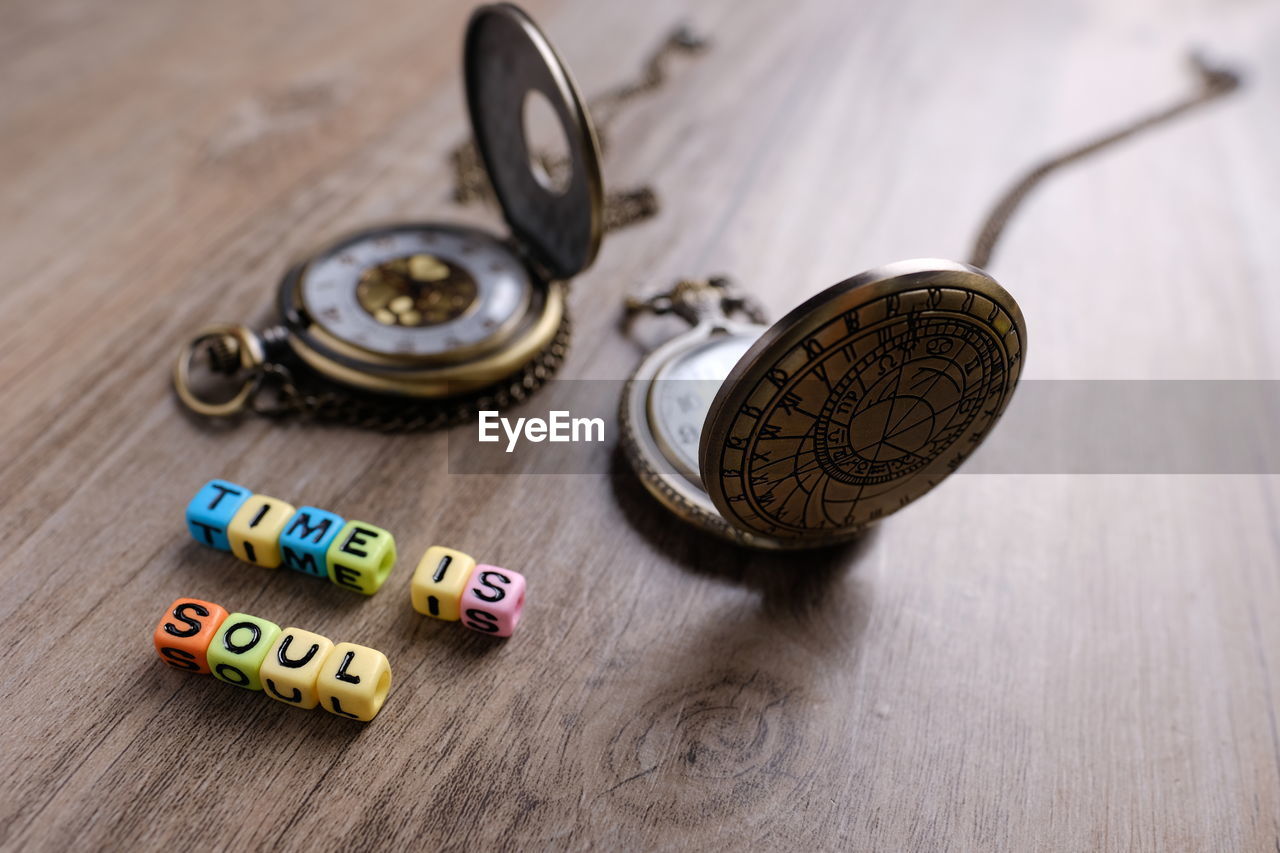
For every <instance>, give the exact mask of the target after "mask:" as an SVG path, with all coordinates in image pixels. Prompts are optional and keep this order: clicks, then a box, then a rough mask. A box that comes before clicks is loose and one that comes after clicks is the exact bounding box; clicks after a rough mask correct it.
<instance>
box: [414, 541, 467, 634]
mask: <svg viewBox="0 0 1280 853" xmlns="http://www.w3.org/2000/svg"><path fill="white" fill-rule="evenodd" d="M475 567H476V561H475V559H474V558H473V557H471V555H469V554H464V553H462V552H461V551H455V550H453V549H452V548H442V547H440V546H439V545H432V546H431V547H430V548H428V549H427V553H425V554H423V555H422V560H421V561H420V562H419V563H418V568H417V569H416V570H415V571H414V573H413V583H412V584H411V585H410V587H409V598H410V600H411V601H412V602H413V609H414V610H416V611H418V612H419V613H421V614H423V615H425V616H434V617H435V618H437V619H446V620H448V621H450V622H457V621H458V619H459V618H460V617H461V614H460V613H459V611H458V602H459V601H460V600H461V599H462V591H463V590H464V589H466V586H467V581H468V580H469V579H470V578H471V572H472V570H473V569H475Z"/></svg>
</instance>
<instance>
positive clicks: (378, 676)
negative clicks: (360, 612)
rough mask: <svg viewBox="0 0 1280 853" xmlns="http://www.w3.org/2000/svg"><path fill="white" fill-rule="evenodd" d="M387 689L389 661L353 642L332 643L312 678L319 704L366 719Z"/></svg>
mask: <svg viewBox="0 0 1280 853" xmlns="http://www.w3.org/2000/svg"><path fill="white" fill-rule="evenodd" d="M390 689H391V664H390V663H389V662H388V661H387V656H386V655H384V654H383V653H382V652H380V651H378V650H377V649H371V648H369V647H368V646H357V645H356V644H355V643H338V645H336V646H334V647H333V651H331V652H329V657H327V658H326V659H325V662H324V666H322V667H321V668H320V677H319V678H318V679H316V691H317V692H318V693H319V694H320V707H322V708H324V709H325V710H326V711H328V712H329V713H331V714H337V715H338V716H339V717H347V718H349V719H352V720H361V721H363V722H366V723H367V722H369V721H370V720H372V719H373V718H374V717H376V716H377V715H378V711H380V710H381V709H382V703H383V701H384V700H385V699H386V698H387V691H388V690H390Z"/></svg>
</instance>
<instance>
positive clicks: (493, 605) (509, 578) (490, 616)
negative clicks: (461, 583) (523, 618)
mask: <svg viewBox="0 0 1280 853" xmlns="http://www.w3.org/2000/svg"><path fill="white" fill-rule="evenodd" d="M524 588H525V583H524V575H522V574H520V573H519V572H513V571H511V570H510V569H500V568H498V567H497V566H485V565H479V566H476V568H475V571H473V572H472V573H471V580H469V581H467V589H466V591H465V592H463V593H462V601H461V602H459V609H460V610H461V611H462V624H463V625H466V626H467V627H468V628H470V629H471V630H472V631H479V632H480V633H482V634H489V635H491V636H494V637H510V636H511V633H512V632H513V631H515V629H516V625H517V624H518V623H519V622H520V611H521V610H523V609H524Z"/></svg>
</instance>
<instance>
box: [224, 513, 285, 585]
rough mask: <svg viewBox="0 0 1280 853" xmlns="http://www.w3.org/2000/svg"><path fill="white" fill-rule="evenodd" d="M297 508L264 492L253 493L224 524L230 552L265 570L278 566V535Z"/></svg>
mask: <svg viewBox="0 0 1280 853" xmlns="http://www.w3.org/2000/svg"><path fill="white" fill-rule="evenodd" d="M295 511H296V510H294V508H293V507H292V506H290V505H289V504H287V503H285V502H284V501H282V500H277V499H276V498H271V497H267V496H266V495H253V496H252V497H250V498H249V499H248V500H247V501H245V502H244V504H243V505H242V506H241V507H240V509H238V510H236V514H235V517H234V518H232V519H231V524H229V525H228V526H227V538H228V539H230V540H231V553H233V554H235V555H236V556H237V557H239V558H240V559H242V560H244V561H245V562H246V563H254V564H255V565H259V566H262V567H263V568H265V569H274V568H275V567H276V566H278V565H280V534H281V533H283V532H284V528H285V525H286V524H287V523H288V522H289V520H290V519H292V518H293V514H294V512H295Z"/></svg>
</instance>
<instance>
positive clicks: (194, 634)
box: [155, 598, 227, 674]
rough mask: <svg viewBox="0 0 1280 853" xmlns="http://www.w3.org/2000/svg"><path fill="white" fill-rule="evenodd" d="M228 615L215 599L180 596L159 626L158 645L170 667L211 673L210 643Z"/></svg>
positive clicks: (156, 641)
mask: <svg viewBox="0 0 1280 853" xmlns="http://www.w3.org/2000/svg"><path fill="white" fill-rule="evenodd" d="M226 618H227V611H226V610H223V609H222V608H221V607H220V606H218V605H217V604H214V603H213V602H212V601H201V600H200V599H198V598H179V599H178V600H177V601H175V602H174V603H173V604H170V605H169V610H168V612H166V613H165V615H164V618H163V619H161V620H160V624H159V625H157V626H156V632H155V644H156V651H157V652H159V653H160V658H161V660H163V661H164V662H165V663H167V664H169V666H172V667H175V668H177V669H185V670H187V671H188V672H203V673H206V674H207V673H208V672H209V659H208V656H207V653H208V650H209V643H210V642H211V641H212V640H213V637H214V635H215V634H216V633H217V632H218V628H220V627H221V626H222V623H223V622H224V621H225V620H226Z"/></svg>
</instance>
